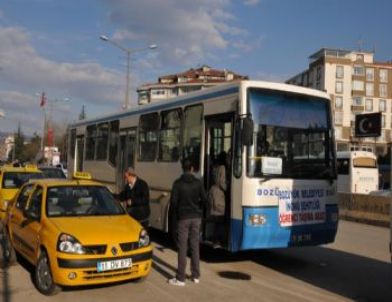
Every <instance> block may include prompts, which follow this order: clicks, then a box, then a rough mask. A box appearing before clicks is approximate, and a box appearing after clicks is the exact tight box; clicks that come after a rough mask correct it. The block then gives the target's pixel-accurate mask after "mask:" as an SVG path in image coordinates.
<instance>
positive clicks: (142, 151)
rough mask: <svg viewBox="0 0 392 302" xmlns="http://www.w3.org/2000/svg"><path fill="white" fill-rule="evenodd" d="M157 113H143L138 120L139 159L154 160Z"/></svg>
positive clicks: (157, 125) (157, 123)
mask: <svg viewBox="0 0 392 302" xmlns="http://www.w3.org/2000/svg"><path fill="white" fill-rule="evenodd" d="M158 127H159V115H158V113H150V114H145V115H142V116H141V117H140V122H139V159H140V161H154V160H155V156H156V151H157V141H158Z"/></svg>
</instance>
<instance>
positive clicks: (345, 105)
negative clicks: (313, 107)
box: [287, 48, 392, 154]
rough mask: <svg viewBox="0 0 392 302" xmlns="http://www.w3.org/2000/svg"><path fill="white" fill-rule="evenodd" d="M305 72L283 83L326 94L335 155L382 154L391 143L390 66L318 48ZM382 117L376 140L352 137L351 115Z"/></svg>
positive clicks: (367, 57) (369, 55)
mask: <svg viewBox="0 0 392 302" xmlns="http://www.w3.org/2000/svg"><path fill="white" fill-rule="evenodd" d="M309 59H310V62H309V67H308V69H307V70H305V71H303V72H301V73H300V74H298V75H296V76H294V77H292V78H291V79H289V80H288V81H287V83H289V84H295V85H300V86H305V87H311V88H315V89H319V90H324V91H326V92H328V93H329V94H330V96H331V99H332V102H333V104H332V105H333V106H332V108H333V118H334V123H335V136H336V142H337V150H338V151H346V150H367V151H373V152H375V153H376V154H384V153H385V152H386V148H387V146H388V143H390V142H391V129H392V115H391V112H392V63H391V62H375V61H374V53H373V52H366V51H352V50H343V49H331V48H322V49H320V50H319V51H317V52H316V53H314V54H313V55H311V56H310V57H309ZM371 112H381V113H382V130H381V137H379V138H376V139H375V138H363V139H359V138H356V137H355V136H354V126H355V115H356V114H363V113H371Z"/></svg>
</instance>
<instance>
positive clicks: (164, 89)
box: [137, 65, 248, 105]
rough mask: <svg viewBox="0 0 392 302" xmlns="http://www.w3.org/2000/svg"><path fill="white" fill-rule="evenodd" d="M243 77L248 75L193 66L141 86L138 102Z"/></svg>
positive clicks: (177, 94) (147, 101)
mask: <svg viewBox="0 0 392 302" xmlns="http://www.w3.org/2000/svg"><path fill="white" fill-rule="evenodd" d="M242 79H244V80H245V79H248V77H247V76H242V75H239V74H236V73H234V72H232V71H229V70H218V69H213V68H211V67H209V66H207V65H204V66H202V67H200V68H196V69H193V68H191V69H189V70H187V71H184V72H181V73H176V74H171V75H166V76H161V77H159V79H158V83H154V84H144V85H142V86H140V87H139V88H138V89H137V93H138V104H139V105H144V104H148V103H153V102H157V101H161V100H163V99H169V98H173V97H176V96H180V95H183V94H186V93H189V92H192V91H196V90H201V89H205V88H208V87H212V86H216V85H219V84H223V83H227V82H232V81H237V80H242Z"/></svg>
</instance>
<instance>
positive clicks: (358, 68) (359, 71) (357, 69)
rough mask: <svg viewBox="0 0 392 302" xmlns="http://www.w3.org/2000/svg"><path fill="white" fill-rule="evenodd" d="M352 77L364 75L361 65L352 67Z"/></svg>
mask: <svg viewBox="0 0 392 302" xmlns="http://www.w3.org/2000/svg"><path fill="white" fill-rule="evenodd" d="M354 75H357V76H363V75H365V68H364V67H363V66H361V65H354Z"/></svg>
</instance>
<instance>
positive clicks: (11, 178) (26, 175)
mask: <svg viewBox="0 0 392 302" xmlns="http://www.w3.org/2000/svg"><path fill="white" fill-rule="evenodd" d="M37 178H42V173H34V172H5V173H4V175H3V184H2V187H3V189H18V188H20V187H21V186H22V185H23V184H24V183H26V182H28V181H29V180H30V179H37Z"/></svg>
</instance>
